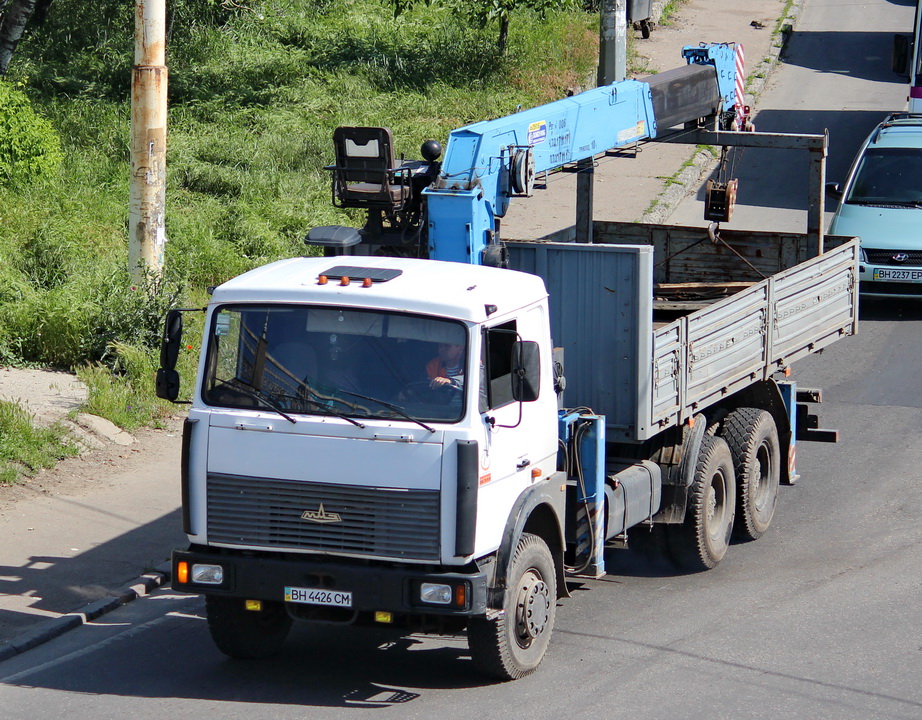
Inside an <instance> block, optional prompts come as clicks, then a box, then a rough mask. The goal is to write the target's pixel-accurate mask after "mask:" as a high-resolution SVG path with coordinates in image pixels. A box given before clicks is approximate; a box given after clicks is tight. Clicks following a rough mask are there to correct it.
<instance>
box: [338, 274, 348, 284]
mask: <svg viewBox="0 0 922 720" xmlns="http://www.w3.org/2000/svg"><path fill="white" fill-rule="evenodd" d="M339 284H340V285H348V284H349V277H348V276H346V275H343V276H342V277H341V278H340V279H339Z"/></svg>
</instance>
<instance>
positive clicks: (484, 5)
mask: <svg viewBox="0 0 922 720" xmlns="http://www.w3.org/2000/svg"><path fill="white" fill-rule="evenodd" d="M393 3H394V14H395V15H400V14H401V13H403V12H405V11H406V10H408V9H409V8H410V7H412V6H414V5H427V6H431V5H434V4H441V5H443V6H447V7H450V8H451V9H452V10H453V11H454V12H456V13H458V14H459V15H462V16H464V17H465V18H467V19H468V20H469V21H470V22H472V23H475V24H477V25H479V26H480V27H486V26H487V25H489V24H490V23H493V22H498V23H499V37H498V39H497V41H496V46H497V49H498V50H499V52H500V53H504V52H505V51H506V40H507V39H508V37H509V19H510V16H511V14H512V12H513V10H517V9H520V8H530V9H531V10H535V11H537V12H538V13H539V14H540V15H541V16H542V17H543V16H544V14H545V13H547V12H548V11H549V10H572V9H576V8H580V7H581V6H582V3H581V2H580V0H393Z"/></svg>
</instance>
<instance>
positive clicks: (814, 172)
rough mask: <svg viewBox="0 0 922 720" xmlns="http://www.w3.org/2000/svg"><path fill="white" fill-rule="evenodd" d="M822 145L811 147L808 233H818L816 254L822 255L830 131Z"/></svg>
mask: <svg viewBox="0 0 922 720" xmlns="http://www.w3.org/2000/svg"><path fill="white" fill-rule="evenodd" d="M824 140H825V141H824V142H823V145H822V147H818V148H811V149H810V179H809V180H808V183H809V189H808V192H809V197H808V198H807V235H816V254H817V255H822V254H823V252H824V247H823V245H824V244H825V237H824V229H823V225H824V224H825V222H826V218H825V215H826V203H825V199H826V198H825V192H826V152H827V147H828V144H829V133H828V131H827V132H826V133H825V138H824Z"/></svg>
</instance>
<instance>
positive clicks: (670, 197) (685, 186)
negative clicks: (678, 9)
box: [638, 0, 802, 224]
mask: <svg viewBox="0 0 922 720" xmlns="http://www.w3.org/2000/svg"><path fill="white" fill-rule="evenodd" d="M801 3H802V0H793V2H791V3H790V4H789V5H788V6H787V7H785V9H784V14H783V15H782V16H781V17H780V18H778V22H777V25H776V27H775V28H773V29H772V35H773V36H774V35H776V34H777V38H773V40H772V44H771V46H770V48H769V53H768V55H767V56H765V57H763V58H760V60H759V62H758V64H756V66H755V67H754V68H753V69H752V70H751V71H750V72H749V73H747V76H748V78H749V79H748V81H747V84H746V95H747V99H748V100H749V106H750V107H751V108H752V109H753V114H755V110H756V106H757V104H758V101H759V97H760V96H761V95H762V91H763V90H764V89H765V84H766V83H767V82H768V78H769V76H770V75H771V72H772V70H774V68H775V66H776V65H777V64H778V63H779V61H780V59H781V56H782V55H783V54H784V50H785V47H786V45H787V42H788V39H789V38H790V35H791V32H792V30H793V28H794V27H795V25H796V23H797V19H798V17H799V16H800V9H801V7H800V6H801ZM654 11H656V3H654ZM661 13H662V10H660V11H659V13H658V14H657V17H659V16H660V14H661ZM757 129H758V128H757ZM717 161H718V158H717V157H715V156H714V155H713V154H712V153H711V152H709V151H707V150H702V149H696V150H695V152H694V154H693V155H692V156H691V157H690V158H689V160H688V161H687V162H686V163H685V164H684V165H683V166H682V167H681V168H680V169H679V170H678V171H677V172H676V174H675V175H674V176H672V177H671V178H669V179H668V180H667V181H666V185H665V187H664V188H663V191H662V192H661V193H660V194H659V195H658V196H657V197H656V198H655V199H654V200H653V202H652V203H651V204H650V207H648V208H647V209H646V210H645V211H644V213H643V215H642V216H641V218H640V220H639V221H638V222H642V223H655V224H663V223H666V222H667V221H668V220H669V216H670V215H672V213H673V211H674V210H675V208H676V207H677V206H678V204H679V202H681V200H682V199H683V198H684V197H685V196H686V195H688V194H689V193H690V192H691V191H692V189H693V188H694V187H695V185H697V184H699V183H700V182H701V179H702V178H703V177H704V176H705V175H706V174H707V173H709V172H711V171H712V170H713V169H714V167H716V165H717Z"/></svg>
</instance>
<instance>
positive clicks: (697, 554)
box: [668, 435, 736, 572]
mask: <svg viewBox="0 0 922 720" xmlns="http://www.w3.org/2000/svg"><path fill="white" fill-rule="evenodd" d="M735 514H736V481H735V478H734V474H733V458H732V456H731V455H730V448H729V447H727V443H726V441H725V440H724V439H723V438H722V437H718V436H716V435H710V436H705V438H704V439H703V440H702V441H701V450H700V451H699V453H698V461H697V463H696V464H695V475H694V479H693V480H692V484H691V487H689V489H688V507H687V509H686V511H685V522H683V523H682V524H681V525H670V526H668V530H669V535H668V539H669V550H670V553H671V555H672V559H673V561H674V562H675V563H676V564H677V565H678V566H679V567H680V568H682V569H683V570H689V571H691V572H700V571H702V570H710V569H711V568H714V567H716V566H717V564H718V563H719V562H720V561H721V560H723V557H724V555H726V553H727V548H728V547H729V546H730V535H731V534H732V532H733V518H734V515H735Z"/></svg>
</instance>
